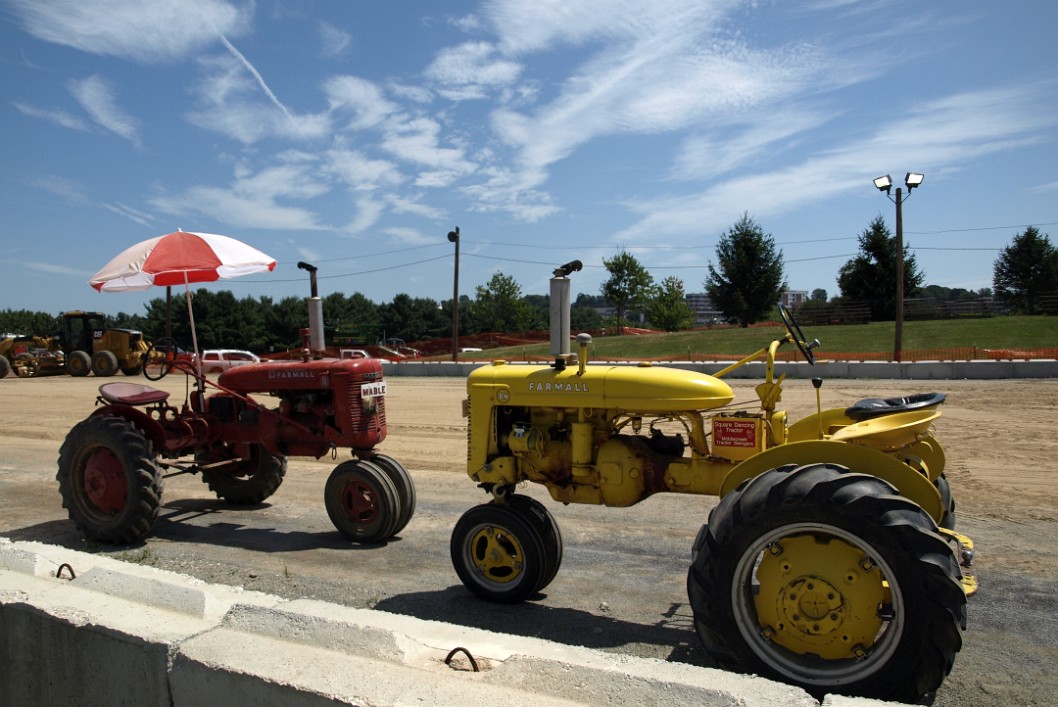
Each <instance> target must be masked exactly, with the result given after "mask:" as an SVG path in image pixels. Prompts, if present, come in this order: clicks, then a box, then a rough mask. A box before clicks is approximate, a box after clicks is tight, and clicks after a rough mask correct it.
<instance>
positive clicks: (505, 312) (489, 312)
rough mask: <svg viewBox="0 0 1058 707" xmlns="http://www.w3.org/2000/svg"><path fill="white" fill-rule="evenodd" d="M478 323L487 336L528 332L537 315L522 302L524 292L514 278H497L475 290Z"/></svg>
mask: <svg viewBox="0 0 1058 707" xmlns="http://www.w3.org/2000/svg"><path fill="white" fill-rule="evenodd" d="M472 309H473V310H474V321H475V323H476V325H477V326H478V327H479V328H480V331H484V332H501V333H502V332H512V331H526V330H527V329H528V328H529V324H530V322H531V321H532V320H533V312H532V310H531V308H530V307H529V305H528V304H526V302H525V300H524V299H523V298H522V288H521V286H520V285H519V284H518V283H517V282H516V281H515V279H514V278H513V277H511V276H510V275H504V274H503V273H501V272H498V273H495V274H493V276H492V278H491V279H490V280H489V281H488V282H487V283H486V284H484V285H478V286H477V288H476V290H475V298H474V304H473V306H472Z"/></svg>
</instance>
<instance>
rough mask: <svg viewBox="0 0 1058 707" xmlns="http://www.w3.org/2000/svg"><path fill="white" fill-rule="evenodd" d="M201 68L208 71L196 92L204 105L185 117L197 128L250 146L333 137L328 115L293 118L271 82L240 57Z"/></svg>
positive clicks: (209, 61) (212, 59)
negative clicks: (267, 140) (279, 140)
mask: <svg viewBox="0 0 1058 707" xmlns="http://www.w3.org/2000/svg"><path fill="white" fill-rule="evenodd" d="M199 64H200V65H201V66H202V68H203V69H204V71H205V76H204V77H203V78H202V80H201V81H200V82H199V83H198V84H197V85H196V86H195V87H194V89H193V92H194V94H195V95H196V96H197V98H198V103H199V105H198V107H197V108H195V109H194V110H191V111H188V112H187V113H186V115H185V117H186V119H187V120H188V121H189V122H191V123H192V124H193V125H197V126H198V127H200V128H202V129H204V130H209V131H211V132H217V133H220V134H223V135H227V136H228V137H231V138H233V139H235V140H238V141H239V142H242V143H244V144H246V145H251V144H254V143H256V142H258V141H260V140H263V139H265V138H270V137H279V138H294V139H297V140H307V139H313V138H319V137H322V136H326V135H328V134H329V133H330V130H331V122H330V118H329V117H328V115H327V114H326V113H320V114H307V115H294V114H293V113H292V112H291V111H290V110H288V109H287V108H286V107H285V106H283V105H282V103H280V102H278V101H277V100H275V99H274V96H271V97H270V96H269V92H268V91H267V84H265V85H264V86H265V87H264V88H262V82H261V81H260V80H258V78H255V73H256V72H254V71H251V70H249V69H248V68H247V65H246V62H245V61H244V60H240V59H239V58H238V57H237V56H236V55H235V54H229V55H228V56H224V55H213V56H209V57H203V58H201V59H200V60H199ZM258 76H259V74H258ZM262 96H264V98H265V100H262V99H261V97H262Z"/></svg>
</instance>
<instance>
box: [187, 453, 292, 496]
mask: <svg viewBox="0 0 1058 707" xmlns="http://www.w3.org/2000/svg"><path fill="white" fill-rule="evenodd" d="M247 451H248V454H247V456H246V457H245V458H240V457H241V455H240V454H239V453H238V452H236V451H235V450H234V449H233V448H232V447H231V446H230V445H227V444H223V445H218V446H217V447H215V448H213V449H210V450H209V451H208V452H205V453H203V454H198V455H196V456H195V461H196V462H198V463H200V464H203V463H204V464H208V463H210V462H218V461H223V460H224V459H231V460H232V462H231V464H227V465H225V466H216V467H212V468H210V469H204V470H203V471H202V480H203V481H204V482H205V483H206V485H207V486H209V490H210V491H212V492H213V493H215V494H216V495H217V498H219V499H222V500H224V501H227V502H228V503H232V504H234V505H237V506H253V505H256V504H258V503H261V502H262V501H264V500H265V499H266V498H269V497H270V496H271V495H272V494H274V493H275V492H276V490H277V489H278V488H279V486H280V484H282V483H283V478H284V477H285V476H286V473H287V460H286V457H277V456H275V455H274V454H271V453H270V452H268V451H266V450H265V449H264V448H263V447H262V446H261V445H259V444H251V445H249V449H248V450H247Z"/></svg>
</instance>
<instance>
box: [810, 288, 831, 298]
mask: <svg viewBox="0 0 1058 707" xmlns="http://www.w3.org/2000/svg"><path fill="white" fill-rule="evenodd" d="M809 301H811V302H826V301H827V291H826V290H824V289H823V288H822V287H817V288H816V289H814V290H812V296H811V297H810V298H809Z"/></svg>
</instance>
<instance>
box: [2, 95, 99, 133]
mask: <svg viewBox="0 0 1058 707" xmlns="http://www.w3.org/2000/svg"><path fill="white" fill-rule="evenodd" d="M14 105H15V108H16V109H18V111H19V112H20V113H22V114H23V115H28V116H30V117H31V118H40V119H41V120H46V121H48V122H49V123H55V124H56V125H59V126H62V127H64V128H70V129H71V130H80V131H86V130H88V124H87V123H85V122H84V121H83V120H81V119H80V118H78V117H76V116H73V115H70V114H69V113H67V112H66V111H63V110H47V109H44V108H37V107H35V106H31V105H29V104H28V103H23V102H21V101H16V102H15V104H14Z"/></svg>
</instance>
